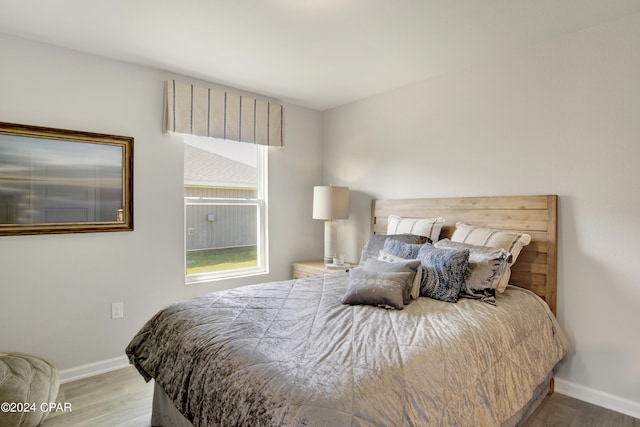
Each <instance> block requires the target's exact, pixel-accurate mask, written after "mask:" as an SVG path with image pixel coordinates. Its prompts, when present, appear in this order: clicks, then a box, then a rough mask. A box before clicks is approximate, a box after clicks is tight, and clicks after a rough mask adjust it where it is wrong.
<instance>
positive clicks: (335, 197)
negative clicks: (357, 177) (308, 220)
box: [313, 185, 349, 220]
mask: <svg viewBox="0 0 640 427" xmlns="http://www.w3.org/2000/svg"><path fill="white" fill-rule="evenodd" d="M347 218H349V187H334V186H332V185H330V186H316V187H313V219H325V220H327V219H329V220H331V219H347Z"/></svg>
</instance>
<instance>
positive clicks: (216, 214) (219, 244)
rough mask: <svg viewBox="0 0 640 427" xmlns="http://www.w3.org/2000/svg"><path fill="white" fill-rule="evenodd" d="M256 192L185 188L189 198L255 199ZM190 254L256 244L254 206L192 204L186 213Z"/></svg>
mask: <svg viewBox="0 0 640 427" xmlns="http://www.w3.org/2000/svg"><path fill="white" fill-rule="evenodd" d="M254 194H255V190H253V189H246V190H245V189H224V188H202V187H185V196H186V197H217V198H221V197H226V198H229V197H233V198H249V197H254ZM185 219H186V230H185V233H186V239H185V240H186V246H187V251H192V250H201V249H213V248H225V247H232V246H247V245H255V244H256V243H257V209H256V207H255V206H252V205H249V206H242V205H241V206H233V205H190V204H188V205H187V207H186V212H185Z"/></svg>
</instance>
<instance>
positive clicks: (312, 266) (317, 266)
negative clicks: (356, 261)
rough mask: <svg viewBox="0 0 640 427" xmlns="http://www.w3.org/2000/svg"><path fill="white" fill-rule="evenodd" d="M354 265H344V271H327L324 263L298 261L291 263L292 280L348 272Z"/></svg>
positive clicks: (318, 261)
mask: <svg viewBox="0 0 640 427" xmlns="http://www.w3.org/2000/svg"><path fill="white" fill-rule="evenodd" d="M353 267H354V265H353V264H351V265H348V264H347V265H345V267H344V269H335V268H332V269H327V268H326V267H325V266H324V261H322V260H317V261H298V262H294V263H293V278H294V279H302V278H303V277H310V276H322V275H323V274H327V273H334V272H337V271H343V270H344V271H348V270H349V269H350V268H353Z"/></svg>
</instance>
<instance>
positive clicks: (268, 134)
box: [164, 80, 284, 147]
mask: <svg viewBox="0 0 640 427" xmlns="http://www.w3.org/2000/svg"><path fill="white" fill-rule="evenodd" d="M165 95H166V96H165V98H166V100H165V114H164V131H165V132H176V133H186V134H190V135H198V136H209V137H213V138H221V139H228V140H231V141H242V142H251V143H255V144H261V145H269V146H275V147H283V146H284V107H283V106H282V105H280V104H275V103H271V102H267V101H263V100H260V99H255V98H251V97H247V96H242V95H237V94H234V93H230V92H224V91H221V90H217V89H213V88H207V87H202V86H196V85H192V84H190V83H184V82H180V81H177V80H168V81H167V83H166V93H165Z"/></svg>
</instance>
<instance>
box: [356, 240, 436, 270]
mask: <svg viewBox="0 0 640 427" xmlns="http://www.w3.org/2000/svg"><path fill="white" fill-rule="evenodd" d="M390 239H391V240H399V241H401V242H406V243H424V241H425V238H424V237H422V236H418V235H413V234H374V235H373V236H371V237H370V238H369V240H368V241H367V243H365V245H364V247H363V248H362V252H361V253H360V265H364V263H365V262H366V261H367V260H368V259H369V258H374V259H377V258H378V254H379V253H380V251H381V250H382V248H383V246H384V243H385V242H386V241H387V240H390Z"/></svg>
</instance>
